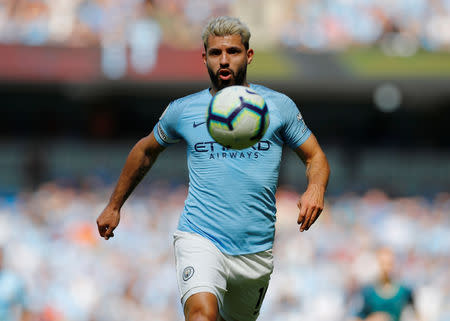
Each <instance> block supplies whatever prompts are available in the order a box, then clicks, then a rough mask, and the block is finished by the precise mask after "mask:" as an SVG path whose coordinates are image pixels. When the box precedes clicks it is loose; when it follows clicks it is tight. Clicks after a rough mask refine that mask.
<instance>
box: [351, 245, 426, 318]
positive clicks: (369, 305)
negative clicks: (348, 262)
mask: <svg viewBox="0 0 450 321" xmlns="http://www.w3.org/2000/svg"><path fill="white" fill-rule="evenodd" d="M377 259H378V266H379V280H378V282H377V283H376V284H372V285H368V286H365V287H364V288H363V289H362V290H361V293H360V295H361V297H362V306H361V309H360V310H359V311H358V313H357V314H356V318H355V319H354V321H362V320H366V321H400V317H401V314H402V312H403V309H404V308H405V307H406V306H408V305H411V306H413V307H414V299H413V292H412V290H411V289H410V288H408V287H406V286H404V285H402V284H400V283H398V282H395V281H394V279H393V271H394V263H395V257H394V253H393V252H392V250H390V249H389V248H381V249H379V250H378V251H377ZM414 312H415V314H416V319H415V320H420V318H419V315H418V313H417V311H416V310H414Z"/></svg>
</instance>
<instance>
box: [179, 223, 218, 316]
mask: <svg viewBox="0 0 450 321" xmlns="http://www.w3.org/2000/svg"><path fill="white" fill-rule="evenodd" d="M174 250H175V264H176V272H177V281H178V288H179V292H180V296H181V303H182V305H183V308H184V307H185V304H186V301H187V299H188V298H189V297H191V296H192V295H194V294H196V293H201V292H209V293H212V294H214V295H215V296H216V298H217V301H218V305H219V307H220V306H221V305H222V303H223V296H224V293H225V291H226V287H227V283H226V282H227V281H226V278H227V270H226V267H225V266H224V257H223V254H222V253H221V252H220V251H219V250H218V249H217V248H216V247H215V246H214V244H212V243H211V242H210V241H209V240H207V239H205V238H203V237H202V236H200V235H197V234H194V233H188V232H181V231H177V232H175V234H174Z"/></svg>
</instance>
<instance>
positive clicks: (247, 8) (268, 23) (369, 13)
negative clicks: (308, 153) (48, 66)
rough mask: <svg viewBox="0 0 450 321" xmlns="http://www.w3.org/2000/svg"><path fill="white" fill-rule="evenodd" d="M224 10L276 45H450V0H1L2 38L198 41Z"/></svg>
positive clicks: (401, 51)
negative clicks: (205, 25)
mask: <svg viewBox="0 0 450 321" xmlns="http://www.w3.org/2000/svg"><path fill="white" fill-rule="evenodd" d="M224 14H226V15H234V16H238V17H241V18H242V19H243V20H244V21H245V22H248V24H249V25H250V28H251V29H252V30H253V31H255V32H256V33H258V32H259V33H260V34H259V40H258V39H256V43H258V42H262V43H264V44H265V45H269V46H270V45H271V46H272V47H273V46H278V45H280V44H281V45H284V46H286V47H292V48H297V49H304V50H333V51H334V50H342V49H345V48H348V47H350V46H370V45H374V44H377V45H380V46H381V47H382V48H383V49H384V51H385V52H386V53H388V54H393V55H411V54H413V53H415V52H416V51H417V50H418V49H420V48H422V49H425V50H431V51H434V50H449V49H450V0H320V1H313V0H261V1H254V0H244V1H226V0H214V1H201V0H58V1H53V0H2V1H0V43H20V44H26V45H44V44H45V45H63V46H71V47H72V46H74V47H79V46H100V45H104V44H110V43H114V42H121V41H125V42H127V41H128V42H129V45H131V46H133V45H136V43H138V46H139V45H141V46H143V44H142V43H144V44H145V43H147V42H150V44H147V46H152V43H154V42H156V43H159V42H160V41H162V42H165V43H167V44H170V45H172V46H176V47H183V48H186V47H188V48H189V47H196V48H197V47H199V46H200V45H201V41H200V32H201V29H202V27H203V25H204V24H205V22H206V21H207V19H208V18H209V17H211V16H214V15H224ZM262 34H264V35H262ZM267 39H270V42H269V43H268V42H267V41H266V40H267ZM153 46H155V44H153Z"/></svg>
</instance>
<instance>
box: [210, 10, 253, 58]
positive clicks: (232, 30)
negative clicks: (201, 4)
mask: <svg viewBox="0 0 450 321" xmlns="http://www.w3.org/2000/svg"><path fill="white" fill-rule="evenodd" d="M231 35H240V36H241V41H242V44H243V45H244V47H245V49H247V50H248V48H249V41H250V30H249V29H248V27H247V26H246V25H245V24H244V23H242V21H241V20H239V19H238V18H234V17H228V16H220V17H216V18H212V19H211V20H209V22H208V24H207V25H206V27H205V28H204V29H203V33H202V40H203V45H204V46H205V49H206V48H207V47H208V38H209V36H219V37H223V36H231Z"/></svg>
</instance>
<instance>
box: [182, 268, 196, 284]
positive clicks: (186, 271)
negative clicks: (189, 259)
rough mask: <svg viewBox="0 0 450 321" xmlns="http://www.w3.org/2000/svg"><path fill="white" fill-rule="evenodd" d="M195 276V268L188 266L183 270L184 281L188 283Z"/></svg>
mask: <svg viewBox="0 0 450 321" xmlns="http://www.w3.org/2000/svg"><path fill="white" fill-rule="evenodd" d="M193 275H194V268H193V267H192V266H188V267H186V268H184V270H183V280H184V281H187V280H189V279H190V278H191V277H192V276H193Z"/></svg>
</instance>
